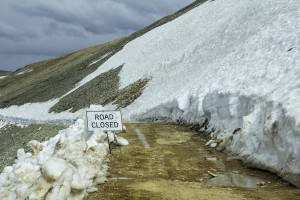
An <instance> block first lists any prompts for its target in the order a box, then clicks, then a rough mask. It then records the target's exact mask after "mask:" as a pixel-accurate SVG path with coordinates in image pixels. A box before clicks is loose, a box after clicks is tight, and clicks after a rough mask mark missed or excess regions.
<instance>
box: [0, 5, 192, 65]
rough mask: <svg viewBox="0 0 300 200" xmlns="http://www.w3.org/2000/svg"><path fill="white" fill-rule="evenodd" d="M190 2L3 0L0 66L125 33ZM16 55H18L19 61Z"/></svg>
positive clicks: (22, 62)
mask: <svg viewBox="0 0 300 200" xmlns="http://www.w3.org/2000/svg"><path fill="white" fill-rule="evenodd" d="M191 2H193V0H177V1H176V0H151V1H141V0H122V1H121V0H88V1H86V0H63V1H61V0H51V1H40V0H31V1H17V0H1V3H0V44H1V45H0V58H1V60H0V70H1V69H2V70H3V69H5V70H15V69H16V68H17V67H22V66H24V65H26V64H29V63H25V61H32V60H35V59H34V57H36V60H40V59H44V58H49V57H54V56H60V55H63V54H66V53H68V52H71V51H75V50H78V49H81V48H84V47H87V46H91V45H95V44H99V43H103V42H106V41H108V40H112V39H116V38H118V37H121V36H124V35H128V34H130V33H132V32H134V31H137V30H139V29H141V28H143V27H145V26H147V25H149V24H150V23H152V22H154V21H156V20H158V19H160V18H161V17H163V16H165V15H168V14H171V13H173V12H175V11H177V10H179V9H180V8H182V7H184V6H186V5H188V4H189V3H191ZM18 56H20V57H22V59H20V62H19V64H18V62H17V61H16V58H18ZM11 59H14V60H11ZM12 65H14V66H12Z"/></svg>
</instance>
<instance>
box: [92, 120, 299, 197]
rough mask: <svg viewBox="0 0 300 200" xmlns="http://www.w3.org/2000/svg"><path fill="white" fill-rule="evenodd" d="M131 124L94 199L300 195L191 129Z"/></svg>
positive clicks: (285, 184) (115, 150) (114, 148)
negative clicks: (122, 145)
mask: <svg viewBox="0 0 300 200" xmlns="http://www.w3.org/2000/svg"><path fill="white" fill-rule="evenodd" d="M126 127H127V131H126V133H122V134H120V136H122V137H124V138H126V139H127V140H128V141H129V145H128V146H125V147H113V148H112V154H111V155H110V157H109V159H110V162H109V166H110V169H109V175H108V180H109V181H108V182H106V183H105V184H102V185H99V190H98V191H97V192H94V193H90V194H89V197H88V199H90V200H95V199H178V200H179V199H180V200H181V199H207V200H209V199H222V200H226V199H272V200H276V199H289V200H290V199H291V200H292V199H296V200H299V199H300V189H298V188H295V187H293V186H291V185H290V184H289V183H287V182H285V181H283V180H281V179H280V178H279V177H277V176H275V175H273V174H270V173H268V172H265V171H261V170H256V169H252V168H249V167H247V166H245V165H243V164H242V163H241V162H240V161H238V160H236V159H234V158H230V157H227V156H226V155H224V154H223V153H221V152H218V151H216V150H215V149H213V148H210V147H207V146H205V143H206V140H205V139H204V138H203V137H202V136H201V135H200V134H199V133H197V132H193V131H190V130H189V129H187V128H186V127H182V126H176V125H162V124H152V123H130V124H126Z"/></svg>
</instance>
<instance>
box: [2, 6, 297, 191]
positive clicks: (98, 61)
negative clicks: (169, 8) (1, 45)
mask: <svg viewBox="0 0 300 200" xmlns="http://www.w3.org/2000/svg"><path fill="white" fill-rule="evenodd" d="M191 8H193V9H192V10H189V9H191ZM186 11H188V12H186ZM185 12H186V13H185ZM183 13H184V14H183ZM181 14H182V15H181ZM179 15H180V16H179ZM177 16H179V17H177ZM170 17H171V18H169V20H171V21H169V22H168V23H165V24H163V25H161V26H158V25H160V24H159V23H158V24H156V25H155V26H154V27H152V28H150V29H146V30H144V32H139V35H138V36H137V35H134V36H130V37H128V38H122V39H120V40H119V41H114V42H112V43H109V44H106V46H105V45H104V47H103V46H101V48H98V47H95V48H94V49H89V51H90V52H91V54H92V55H94V57H93V58H92V59H91V58H90V57H88V55H86V54H84V53H82V52H76V53H75V54H73V55H69V56H74V57H76V59H77V58H79V57H80V56H81V57H80V58H81V59H82V60H84V62H80V59H78V60H76V63H75V64H74V66H75V65H76V67H77V68H76V70H80V69H81V70H83V71H84V73H82V74H83V75H82V76H76V77H77V78H76V79H72V81H71V82H68V84H67V86H66V87H64V88H63V89H61V88H59V89H58V93H54V92H53V88H55V87H56V86H53V88H52V87H51V85H50V86H49V87H46V89H48V88H49V91H51V95H48V96H47V97H44V96H43V97H38V98H36V97H35V96H34V94H35V93H31V92H30V91H31V90H30V89H32V88H35V87H36V86H32V84H31V82H30V78H28V77H30V76H28V77H27V78H26V77H25V76H26V73H28V74H30V73H33V72H34V71H38V70H41V69H39V67H38V66H32V67H31V66H28V67H27V68H28V69H27V68H24V69H23V70H24V73H23V74H19V76H24V78H23V79H22V80H25V82H26V81H27V82H26V86H28V87H29V88H27V89H26V91H23V92H24V93H22V91H21V89H19V88H18V87H16V88H15V89H10V90H9V89H5V88H4V89H3V90H2V91H4V92H6V93H7V94H8V95H7V96H8V97H9V98H10V99H9V98H8V99H5V98H6V97H7V96H5V94H6V93H4V92H3V94H1V95H0V100H1V99H2V102H1V104H0V105H1V106H2V109H1V110H0V116H1V118H2V119H6V120H10V121H14V120H18V121H19V122H22V123H33V122H34V123H44V122H45V123H46V122H49V121H56V122H57V121H59V120H64V121H66V120H73V119H77V118H78V117H80V116H82V115H84V111H85V109H86V108H88V107H89V106H90V105H91V104H101V105H102V106H106V108H110V109H111V108H117V107H120V108H121V110H122V113H123V115H124V118H125V119H127V120H163V121H173V122H178V121H179V122H185V123H190V124H199V125H205V126H203V128H202V129H205V130H206V131H209V132H211V137H212V140H211V141H210V144H209V145H211V146H212V147H216V148H218V149H220V150H224V151H225V152H227V153H230V154H234V155H236V156H239V157H241V158H242V159H243V160H244V161H246V162H248V163H250V164H251V165H253V166H256V167H258V168H262V169H268V170H270V171H272V172H275V173H277V174H278V175H279V176H281V177H283V178H284V179H285V180H288V181H290V182H291V183H293V184H295V185H297V186H300V156H299V155H300V57H299V55H300V54H299V53H300V1H299V0H276V1H274V0H264V1H260V0H252V1H248V0H215V1H205V2H204V3H202V1H196V2H195V3H194V4H193V5H192V6H190V7H188V8H187V9H185V10H182V11H181V12H179V13H177V15H176V17H177V18H176V17H174V16H173V17H172V16H170ZM173 18H174V19H173ZM120 41H121V42H122V45H123V46H122V45H121V44H120V43H118V42H120ZM113 45H115V46H113ZM112 46H113V47H114V48H112ZM102 47H103V49H104V50H103V49H102ZM76 55H77V56H76ZM95 55H96V56H95ZM84 56H85V57H84ZM87 57H88V59H85V58H87ZM60 59H62V58H60ZM65 59H69V60H70V62H74V61H72V59H70V57H68V56H67V57H66V58H65ZM87 60H88V61H90V62H87ZM55 62H60V61H59V60H55V61H53V63H52V64H53V65H55V67H56V68H57V69H58V68H59V67H58V66H56V63H55ZM43 64H45V63H43ZM65 64H66V65H68V67H67V68H62V69H64V70H65V71H66V72H67V71H71V70H72V67H71V66H69V64H68V63H65ZM47 66H50V67H51V62H50V63H47ZM30 67H31V68H30ZM55 67H54V68H55ZM61 67H62V66H61ZM62 69H59V70H62ZM25 70H27V71H25ZM30 70H31V71H30ZM47 70H49V71H48V72H51V73H50V74H52V76H53V79H55V80H57V79H58V80H59V79H60V78H59V76H60V74H59V73H58V72H59V71H55V70H54V69H52V68H51V69H47ZM73 70H74V69H73ZM18 73H20V72H18ZM39 73H40V74H38V75H35V76H37V77H42V74H43V73H44V71H43V72H39ZM77 73H78V72H77ZM14 76H18V74H14ZM66 77H67V76H64V77H63V78H66ZM6 79H7V80H6ZM15 79H16V78H14V77H13V76H11V77H6V78H5V79H3V80H0V86H1V81H7V82H5V83H6V84H7V83H9V80H11V83H12V82H13V80H15ZM50 79H51V77H50V78H49V80H50ZM49 80H48V79H47V81H49ZM60 81H61V82H65V81H66V80H60ZM2 83H3V82H2ZM57 84H61V83H60V82H58V83H57ZM23 86H24V85H23ZM30 87H31V88H30ZM32 90H33V89H32ZM41 90H43V89H42V88H41ZM43 91H44V90H43ZM52 93H53V95H52ZM22 94H24V99H26V100H25V101H24V99H22V98H23V96H22ZM20 95H21V96H20ZM16 96H18V98H17V97H16ZM10 100H11V101H10ZM41 100H45V101H44V102H41ZM12 102H15V103H12ZM25 103H26V104H25ZM14 104H16V105H18V106H16V105H14ZM5 106H8V107H7V108H5ZM49 111H52V112H51V113H49Z"/></svg>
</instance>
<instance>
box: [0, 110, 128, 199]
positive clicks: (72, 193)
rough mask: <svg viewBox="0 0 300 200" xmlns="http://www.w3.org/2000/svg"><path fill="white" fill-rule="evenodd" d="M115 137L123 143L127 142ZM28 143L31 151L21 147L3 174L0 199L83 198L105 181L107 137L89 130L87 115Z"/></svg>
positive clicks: (0, 180) (0, 176) (1, 175)
mask: <svg viewBox="0 0 300 200" xmlns="http://www.w3.org/2000/svg"><path fill="white" fill-rule="evenodd" d="M92 107H93V108H91V109H92V110H95V109H97V108H98V109H99V107H95V106H92ZM109 137H110V138H114V136H113V133H109ZM115 137H116V142H117V143H119V144H120V145H127V144H128V142H127V141H126V140H125V139H124V138H121V137H117V136H115ZM28 146H29V147H31V149H32V153H26V152H24V149H19V150H18V153H17V159H16V161H15V164H14V165H13V166H8V167H5V168H4V170H3V173H2V174H0V199H11V200H15V199H48V200H52V199H53V200H59V199H83V198H84V197H86V194H87V192H93V191H96V190H97V188H96V185H97V184H99V183H103V182H104V181H105V180H106V177H105V175H106V171H107V169H108V167H107V165H106V163H105V161H104V159H105V156H106V155H107V153H108V143H107V136H106V134H105V133H104V132H101V131H95V132H90V131H87V130H86V123H85V120H84V117H83V118H81V119H78V120H77V121H76V123H75V124H73V125H71V126H70V127H69V128H67V129H65V130H61V131H59V133H58V134H57V135H56V136H55V137H53V138H51V139H50V140H48V141H45V142H42V143H40V142H38V141H30V142H29V143H28Z"/></svg>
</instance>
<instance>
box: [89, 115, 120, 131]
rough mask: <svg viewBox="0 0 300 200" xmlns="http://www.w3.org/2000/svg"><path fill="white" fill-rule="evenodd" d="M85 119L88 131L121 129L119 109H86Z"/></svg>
mask: <svg viewBox="0 0 300 200" xmlns="http://www.w3.org/2000/svg"><path fill="white" fill-rule="evenodd" d="M86 120H87V126H88V130H89V131H95V130H101V131H122V130H123V124H122V115H121V111H87V112H86Z"/></svg>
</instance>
